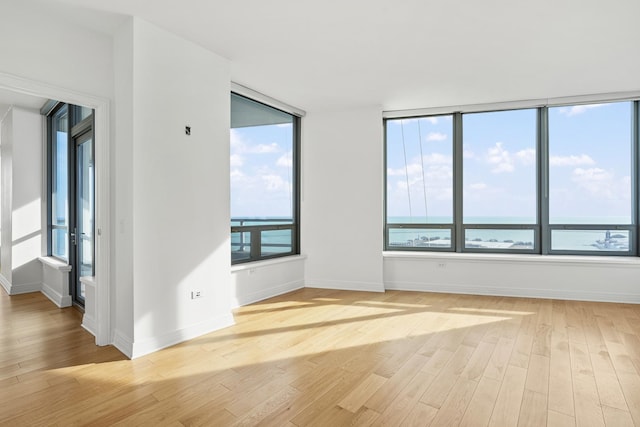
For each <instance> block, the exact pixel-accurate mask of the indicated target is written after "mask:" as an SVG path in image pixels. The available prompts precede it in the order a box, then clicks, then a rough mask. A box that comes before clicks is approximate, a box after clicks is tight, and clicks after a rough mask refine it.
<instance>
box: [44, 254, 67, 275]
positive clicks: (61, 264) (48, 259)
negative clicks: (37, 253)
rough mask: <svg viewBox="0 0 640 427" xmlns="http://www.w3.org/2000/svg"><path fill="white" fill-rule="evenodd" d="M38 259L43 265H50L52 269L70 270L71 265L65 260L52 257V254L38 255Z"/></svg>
mask: <svg viewBox="0 0 640 427" xmlns="http://www.w3.org/2000/svg"><path fill="white" fill-rule="evenodd" d="M38 261H40V262H41V263H42V264H43V265H46V266H47V267H50V268H52V269H54V270H58V271H62V272H69V271H71V266H70V265H69V264H67V263H66V262H65V261H62V260H61V259H58V258H55V257H52V256H41V257H38Z"/></svg>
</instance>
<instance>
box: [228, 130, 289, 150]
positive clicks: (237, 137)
mask: <svg viewBox="0 0 640 427" xmlns="http://www.w3.org/2000/svg"><path fill="white" fill-rule="evenodd" d="M229 135H230V142H231V154H232V155H233V154H245V153H247V154H265V153H277V152H280V151H282V149H281V148H280V146H279V145H278V143H276V142H272V143H271V144H252V143H251V141H248V140H246V139H245V138H244V137H243V136H242V133H241V132H239V131H238V130H237V129H231V132H230V134H229Z"/></svg>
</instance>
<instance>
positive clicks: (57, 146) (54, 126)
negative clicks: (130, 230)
mask: <svg viewBox="0 0 640 427" xmlns="http://www.w3.org/2000/svg"><path fill="white" fill-rule="evenodd" d="M48 120H49V156H50V161H49V168H50V172H49V173H50V175H49V176H50V178H49V183H50V186H51V193H50V194H51V195H50V198H49V200H50V210H49V215H50V221H49V224H50V225H49V235H50V238H49V240H48V241H49V244H50V246H51V247H50V250H49V253H50V254H51V255H53V256H55V257H58V258H61V259H63V260H65V261H68V260H69V148H68V147H69V106H68V105H66V104H61V105H60V106H59V107H58V109H57V110H55V112H54V113H53V114H52V115H51V116H49V119H48Z"/></svg>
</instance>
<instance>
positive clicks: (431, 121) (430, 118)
mask: <svg viewBox="0 0 640 427" xmlns="http://www.w3.org/2000/svg"><path fill="white" fill-rule="evenodd" d="M425 119H426V120H427V121H428V122H429V123H431V124H432V125H437V124H438V118H437V117H425Z"/></svg>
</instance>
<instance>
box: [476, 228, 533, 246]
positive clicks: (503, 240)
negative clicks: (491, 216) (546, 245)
mask: <svg viewBox="0 0 640 427" xmlns="http://www.w3.org/2000/svg"><path fill="white" fill-rule="evenodd" d="M464 236H465V241H464V247H465V248H466V249H488V250H532V249H534V246H535V245H534V242H535V232H534V230H512V229H503V230H500V229H467V230H465V232H464Z"/></svg>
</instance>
